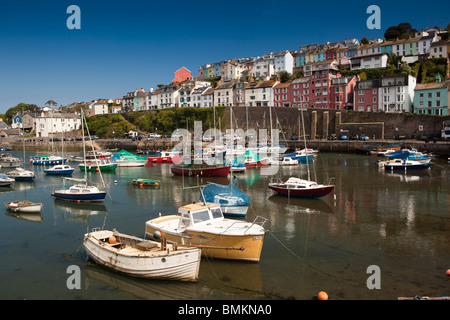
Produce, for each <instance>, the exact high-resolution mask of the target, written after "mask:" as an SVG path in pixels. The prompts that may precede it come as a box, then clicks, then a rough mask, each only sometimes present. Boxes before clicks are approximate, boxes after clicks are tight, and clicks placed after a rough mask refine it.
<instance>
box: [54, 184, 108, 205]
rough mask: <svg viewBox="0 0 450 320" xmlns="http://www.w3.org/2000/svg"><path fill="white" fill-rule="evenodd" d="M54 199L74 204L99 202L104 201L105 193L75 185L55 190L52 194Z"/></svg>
mask: <svg viewBox="0 0 450 320" xmlns="http://www.w3.org/2000/svg"><path fill="white" fill-rule="evenodd" d="M52 196H53V197H54V198H55V199H60V200H65V201H74V202H101V201H104V200H105V197H106V191H101V190H100V189H99V188H97V187H95V186H88V185H85V184H76V185H73V186H71V187H70V188H69V189H60V190H55V191H53V193H52Z"/></svg>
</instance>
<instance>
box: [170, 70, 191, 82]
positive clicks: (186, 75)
mask: <svg viewBox="0 0 450 320" xmlns="http://www.w3.org/2000/svg"><path fill="white" fill-rule="evenodd" d="M190 79H192V75H191V72H190V71H189V70H188V69H186V68H185V67H182V68H180V69H178V70H177V71H175V77H174V79H173V80H172V82H183V81H185V80H190Z"/></svg>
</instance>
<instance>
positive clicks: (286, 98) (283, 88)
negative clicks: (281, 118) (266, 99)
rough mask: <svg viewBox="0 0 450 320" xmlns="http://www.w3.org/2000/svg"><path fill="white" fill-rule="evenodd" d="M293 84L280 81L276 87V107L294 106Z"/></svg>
mask: <svg viewBox="0 0 450 320" xmlns="http://www.w3.org/2000/svg"><path fill="white" fill-rule="evenodd" d="M292 88H293V86H292V85H291V83H279V84H277V85H276V86H275V87H273V89H274V93H273V95H274V106H275V107H291V106H293V105H292V104H293V101H294V99H293V98H294V96H293V90H292Z"/></svg>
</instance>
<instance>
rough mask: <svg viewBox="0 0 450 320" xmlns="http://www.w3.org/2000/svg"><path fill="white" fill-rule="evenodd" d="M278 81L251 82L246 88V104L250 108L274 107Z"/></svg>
mask: <svg viewBox="0 0 450 320" xmlns="http://www.w3.org/2000/svg"><path fill="white" fill-rule="evenodd" d="M276 84H278V82H277V81H272V80H268V81H261V82H251V83H249V84H248V85H247V87H246V88H245V104H246V105H247V106H249V107H261V106H263V107H265V106H272V107H273V106H274V104H273V103H274V92H273V87H274V86H275V85H276Z"/></svg>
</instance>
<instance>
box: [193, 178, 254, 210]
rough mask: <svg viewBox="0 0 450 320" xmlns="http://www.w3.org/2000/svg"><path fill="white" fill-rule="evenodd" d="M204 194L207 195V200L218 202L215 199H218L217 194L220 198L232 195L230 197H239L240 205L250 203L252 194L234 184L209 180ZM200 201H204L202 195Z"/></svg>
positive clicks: (238, 202) (238, 203)
mask: <svg viewBox="0 0 450 320" xmlns="http://www.w3.org/2000/svg"><path fill="white" fill-rule="evenodd" d="M203 196H204V197H205V201H206V202H211V203H217V201H215V199H218V198H217V197H216V196H220V198H225V197H230V199H231V198H233V199H237V198H238V201H237V203H236V204H237V205H240V206H248V205H250V196H249V195H248V194H246V193H245V192H243V191H242V190H240V189H239V188H238V187H236V186H235V185H233V184H228V185H222V184H217V183H212V182H209V183H208V184H207V185H206V187H205V188H204V189H203ZM200 201H203V199H202V198H201V197H200ZM219 204H220V203H219Z"/></svg>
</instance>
